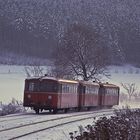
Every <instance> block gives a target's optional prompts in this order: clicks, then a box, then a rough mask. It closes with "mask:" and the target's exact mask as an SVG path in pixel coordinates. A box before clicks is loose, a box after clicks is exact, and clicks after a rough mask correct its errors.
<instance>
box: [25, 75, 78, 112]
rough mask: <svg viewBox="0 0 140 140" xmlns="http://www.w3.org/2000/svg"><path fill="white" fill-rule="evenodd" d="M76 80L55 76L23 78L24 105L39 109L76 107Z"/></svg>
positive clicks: (54, 109)
mask: <svg viewBox="0 0 140 140" xmlns="http://www.w3.org/2000/svg"><path fill="white" fill-rule="evenodd" d="M77 90H78V82H77V81H72V80H64V79H56V78H51V77H50V78H49V77H43V78H31V79H26V80H25V91H24V106H26V107H32V108H33V109H34V110H35V112H36V113H39V111H40V110H43V109H44V110H50V111H51V110H53V112H54V113H56V112H57V110H58V109H64V110H65V112H66V111H67V110H68V108H76V107H77V106H78V92H77Z"/></svg>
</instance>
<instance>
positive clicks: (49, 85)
mask: <svg viewBox="0 0 140 140" xmlns="http://www.w3.org/2000/svg"><path fill="white" fill-rule="evenodd" d="M40 91H41V92H58V84H57V83H56V82H54V81H45V80H44V81H41V83H40Z"/></svg>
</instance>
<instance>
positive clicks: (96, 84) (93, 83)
mask: <svg viewBox="0 0 140 140" xmlns="http://www.w3.org/2000/svg"><path fill="white" fill-rule="evenodd" d="M79 83H81V84H84V85H95V86H99V83H97V82H91V81H79Z"/></svg>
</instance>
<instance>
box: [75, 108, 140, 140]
mask: <svg viewBox="0 0 140 140" xmlns="http://www.w3.org/2000/svg"><path fill="white" fill-rule="evenodd" d="M139 131H140V109H137V110H130V109H126V110H116V111H115V115H114V116H111V117H109V118H107V117H101V118H100V119H99V120H97V121H96V122H95V124H93V125H88V126H87V127H86V131H84V132H83V133H82V134H80V135H78V136H75V137H74V138H73V140H74V139H75V140H139V139H140V134H139Z"/></svg>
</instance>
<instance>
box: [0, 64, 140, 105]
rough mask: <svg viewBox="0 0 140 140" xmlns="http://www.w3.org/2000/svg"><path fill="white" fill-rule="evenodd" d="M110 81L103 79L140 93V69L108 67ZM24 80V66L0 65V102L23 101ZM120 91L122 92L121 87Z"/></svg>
mask: <svg viewBox="0 0 140 140" xmlns="http://www.w3.org/2000/svg"><path fill="white" fill-rule="evenodd" d="M108 69H109V71H110V73H111V77H110V79H104V81H106V82H109V83H114V84H116V85H118V86H120V87H121V85H120V83H135V84H136V86H137V87H138V88H137V90H138V91H140V68H135V67H133V66H130V65H126V66H123V67H122V66H110V67H109V68H108ZM25 78H26V74H25V70H24V66H13V65H12V66H10V65H0V101H2V102H3V103H7V102H9V101H11V99H12V98H16V99H17V100H23V91H24V80H25ZM121 91H123V92H124V90H123V88H122V87H121Z"/></svg>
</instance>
